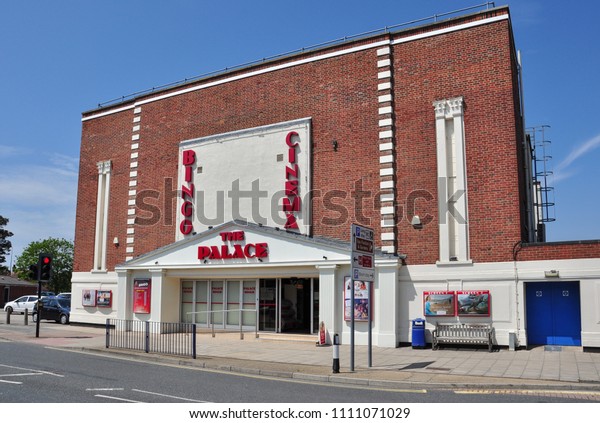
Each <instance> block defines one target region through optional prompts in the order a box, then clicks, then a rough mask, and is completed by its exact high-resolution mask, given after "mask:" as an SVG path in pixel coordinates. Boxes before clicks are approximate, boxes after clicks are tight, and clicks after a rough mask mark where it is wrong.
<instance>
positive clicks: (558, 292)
mask: <svg viewBox="0 0 600 423" xmlns="http://www.w3.org/2000/svg"><path fill="white" fill-rule="evenodd" d="M525 300H526V306H527V340H528V343H529V344H530V345H581V317H580V316H581V305H580V299H579V282H530V283H527V286H526V292H525Z"/></svg>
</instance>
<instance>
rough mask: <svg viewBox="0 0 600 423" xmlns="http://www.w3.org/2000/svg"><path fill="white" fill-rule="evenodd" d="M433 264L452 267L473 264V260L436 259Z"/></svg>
mask: <svg viewBox="0 0 600 423" xmlns="http://www.w3.org/2000/svg"><path fill="white" fill-rule="evenodd" d="M435 265H436V266H438V267H453V266H473V260H463V261H436V262H435Z"/></svg>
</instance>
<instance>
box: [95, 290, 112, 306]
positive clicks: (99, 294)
mask: <svg viewBox="0 0 600 423" xmlns="http://www.w3.org/2000/svg"><path fill="white" fill-rule="evenodd" d="M111 304H112V291H100V290H98V291H96V305H97V306H98V307H110V306H111Z"/></svg>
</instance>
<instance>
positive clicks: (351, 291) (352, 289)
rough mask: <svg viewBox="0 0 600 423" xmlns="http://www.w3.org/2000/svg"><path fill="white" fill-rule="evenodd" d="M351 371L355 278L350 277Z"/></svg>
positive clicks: (351, 369)
mask: <svg viewBox="0 0 600 423" xmlns="http://www.w3.org/2000/svg"><path fill="white" fill-rule="evenodd" d="M350 284H351V285H352V286H351V288H350V371H351V372H353V371H354V279H353V278H352V277H351V278H350Z"/></svg>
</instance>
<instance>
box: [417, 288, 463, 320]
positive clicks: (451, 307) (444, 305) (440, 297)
mask: <svg viewBox="0 0 600 423" xmlns="http://www.w3.org/2000/svg"><path fill="white" fill-rule="evenodd" d="M423 315H424V316H426V317H427V316H438V317H439V316H454V315H456V308H455V301H454V291H424V292H423Z"/></svg>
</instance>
